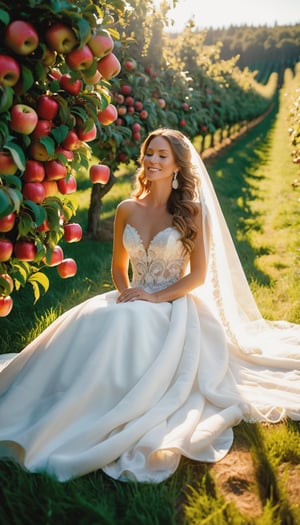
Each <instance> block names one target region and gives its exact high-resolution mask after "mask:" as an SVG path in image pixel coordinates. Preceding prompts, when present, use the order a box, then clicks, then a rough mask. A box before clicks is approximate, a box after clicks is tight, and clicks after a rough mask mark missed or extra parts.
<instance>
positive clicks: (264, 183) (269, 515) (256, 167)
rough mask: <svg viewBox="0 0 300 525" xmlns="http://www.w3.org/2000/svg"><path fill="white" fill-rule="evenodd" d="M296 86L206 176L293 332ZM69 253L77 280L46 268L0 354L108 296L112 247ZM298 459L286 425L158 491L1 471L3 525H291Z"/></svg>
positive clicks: (298, 491)
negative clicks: (42, 290) (42, 286)
mask: <svg viewBox="0 0 300 525" xmlns="http://www.w3.org/2000/svg"><path fill="white" fill-rule="evenodd" d="M293 82H294V81H292V79H291V78H287V82H286V85H285V86H284V88H283V90H282V91H281V93H280V98H279V99H278V105H277V106H276V107H274V110H273V112H272V113H270V114H269V116H268V117H267V118H266V119H265V120H264V121H263V122H262V123H261V124H259V125H258V126H257V127H256V128H254V129H252V130H251V131H250V132H249V133H248V134H247V135H246V136H244V137H242V138H241V139H239V140H238V141H236V142H235V143H234V144H233V145H232V146H231V147H230V149H228V150H226V151H225V152H224V154H222V155H219V156H218V157H216V158H213V159H211V160H208V161H207V165H208V167H209V171H210V172H211V175H212V179H213V182H214V184H215V187H216V190H217V193H218V194H219V196H220V200H221V205H222V207H223V210H224V213H225V215H226V217H227V220H228V223H229V226H230V229H231V231H232V234H233V236H234V239H235V243H236V246H237V249H238V252H239V254H240V257H241V259H242V262H243V265H244V268H245V271H246V273H247V276H248V278H249V281H250V284H251V287H252V289H253V292H254V294H255V296H256V298H257V301H258V304H259V307H260V309H261V310H262V312H263V314H264V315H265V316H266V317H268V318H279V317H280V318H285V319H288V320H291V321H297V322H300V307H299V298H298V296H299V258H298V257H299V255H298V254H299V226H300V216H299V197H300V190H299V189H296V190H294V189H293V187H292V184H291V183H292V181H293V180H294V179H295V178H296V177H297V176H298V174H297V169H296V167H295V166H294V165H293V164H292V163H291V161H290V154H289V144H288V137H287V128H288V124H287V121H286V118H287V112H288V106H287V97H286V96H285V95H284V93H285V91H286V90H289V89H292V87H293ZM298 84H299V82H298ZM130 180H131V178H130V174H129V175H125V176H121V177H120V179H119V182H118V184H117V185H116V186H115V187H114V189H113V191H112V192H111V193H109V195H108V196H107V197H106V199H105V202H104V208H103V218H104V219H105V220H107V223H108V224H109V228H110V227H111V218H112V217H113V213H114V207H115V204H116V202H118V201H119V200H120V199H121V198H123V197H124V196H126V195H128V193H129V188H130ZM81 188H82V189H81V192H80V194H79V201H80V209H79V212H78V219H79V220H80V222H82V223H83V224H84V221H85V217H86V209H87V207H88V204H89V191H90V189H89V187H88V185H87V184H85V183H84V182H83V183H82V184H81ZM107 238H108V239H109V235H108V236H107ZM64 250H65V254H66V256H71V257H74V258H76V259H77V262H78V274H77V276H76V277H75V278H73V279H70V280H65V281H62V280H61V279H60V278H59V277H58V276H57V274H56V270H55V268H52V269H49V270H48V275H49V278H50V281H51V288H50V291H49V292H48V293H47V294H46V295H45V296H44V297H42V298H41V300H40V301H39V302H38V303H37V305H35V306H33V304H32V302H33V297H32V293H31V290H30V289H28V290H27V289H26V290H22V291H21V293H20V294H18V297H17V298H16V300H15V307H14V309H13V312H12V313H11V314H10V316H9V317H8V318H6V319H1V320H0V345H1V352H8V351H11V352H14V351H15V352H17V351H19V350H21V348H22V347H23V346H24V345H25V344H26V343H27V342H29V341H30V340H31V339H32V338H33V337H35V336H36V335H37V334H38V333H39V332H40V331H41V330H42V329H43V328H44V327H45V326H46V325H47V324H49V323H50V322H51V321H52V320H53V319H54V318H55V317H57V315H59V314H60V313H61V312H62V311H64V310H66V309H67V308H69V307H71V306H73V305H74V304H76V303H78V302H79V301H82V300H84V299H86V298H88V297H90V296H92V295H95V294H96V293H101V292H102V291H104V290H107V289H109V288H111V287H112V282H111V278H110V255H111V241H110V240H107V241H103V242H95V241H87V240H83V241H82V242H81V243H79V244H74V245H66V246H64ZM87 254H88V256H87ZM16 327H17V328H16ZM299 458H300V439H299V425H297V424H296V423H293V422H290V421H287V422H283V423H281V424H280V425H273V426H269V425H254V424H249V423H247V424H246V423H242V424H240V425H238V426H237V427H236V428H235V444H234V447H233V449H232V451H231V452H230V454H228V456H227V457H226V458H225V459H224V460H222V461H221V462H219V463H217V464H216V465H207V464H203V463H195V462H191V461H188V460H186V459H183V460H182V462H181V464H180V468H179V469H178V471H177V472H176V474H175V475H174V476H172V477H171V478H170V479H169V480H168V481H166V482H164V483H162V484H159V485H154V486H153V485H148V484H145V485H141V484H139V485H138V484H134V483H129V484H122V483H117V482H115V481H113V480H110V479H108V478H107V477H106V476H105V475H103V474H102V472H95V473H92V474H90V475H88V476H84V477H82V478H79V479H76V480H74V481H70V482H67V483H64V484H61V483H57V482H56V481H55V480H52V479H51V478H49V477H47V476H45V475H40V474H39V475H33V474H27V473H25V472H23V471H22V470H21V469H20V468H19V467H18V466H16V465H12V464H10V463H5V462H2V463H0V484H1V485H0V486H1V488H0V497H1V507H0V525H19V524H22V525H27V524H28V525H29V524H30V525H32V524H36V525H48V524H49V525H50V524H51V525H52V524H53V525H54V524H55V525H57V524H59V525H63V524H67V525H69V524H70V525H71V524H72V525H73V524H80V525H94V524H95V525H96V524H97V525H100V524H101V525H102V524H105V525H119V524H120V525H133V524H134V525H142V524H143V525H156V524H163V525H200V524H215V525H223V524H224V525H225V524H228V523H231V524H236V525H238V524H249V525H250V524H255V525H279V524H287V525H288V524H289V525H290V524H296V523H300V507H299V501H300V487H299V485H300V472H299V466H298V465H299Z"/></svg>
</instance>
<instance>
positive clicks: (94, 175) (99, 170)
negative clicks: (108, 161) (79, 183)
mask: <svg viewBox="0 0 300 525" xmlns="http://www.w3.org/2000/svg"><path fill="white" fill-rule="evenodd" d="M109 177H110V169H109V167H108V166H106V165H105V164H93V166H91V167H90V179H91V181H92V183H93V184H96V183H100V184H106V183H107V182H108V180H109Z"/></svg>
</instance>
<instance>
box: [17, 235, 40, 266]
mask: <svg viewBox="0 0 300 525" xmlns="http://www.w3.org/2000/svg"><path fill="white" fill-rule="evenodd" d="M14 254H15V257H16V258H17V259H19V261H28V262H30V261H34V259H35V258H36V256H37V247H36V245H35V244H34V242H31V241H25V240H24V241H17V242H16V243H15V246H14Z"/></svg>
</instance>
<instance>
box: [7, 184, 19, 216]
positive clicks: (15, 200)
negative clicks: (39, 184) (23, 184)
mask: <svg viewBox="0 0 300 525" xmlns="http://www.w3.org/2000/svg"><path fill="white" fill-rule="evenodd" d="M6 191H7V193H8V194H9V196H10V198H11V201H12V202H13V205H14V211H16V212H17V213H19V211H20V207H21V204H22V201H23V194H22V192H21V191H19V190H17V189H15V188H6Z"/></svg>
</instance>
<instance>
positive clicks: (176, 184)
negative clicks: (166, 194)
mask: <svg viewBox="0 0 300 525" xmlns="http://www.w3.org/2000/svg"><path fill="white" fill-rule="evenodd" d="M177 175H178V171H174V177H173V180H172V188H173V190H178V186H179V184H178V180H177Z"/></svg>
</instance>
